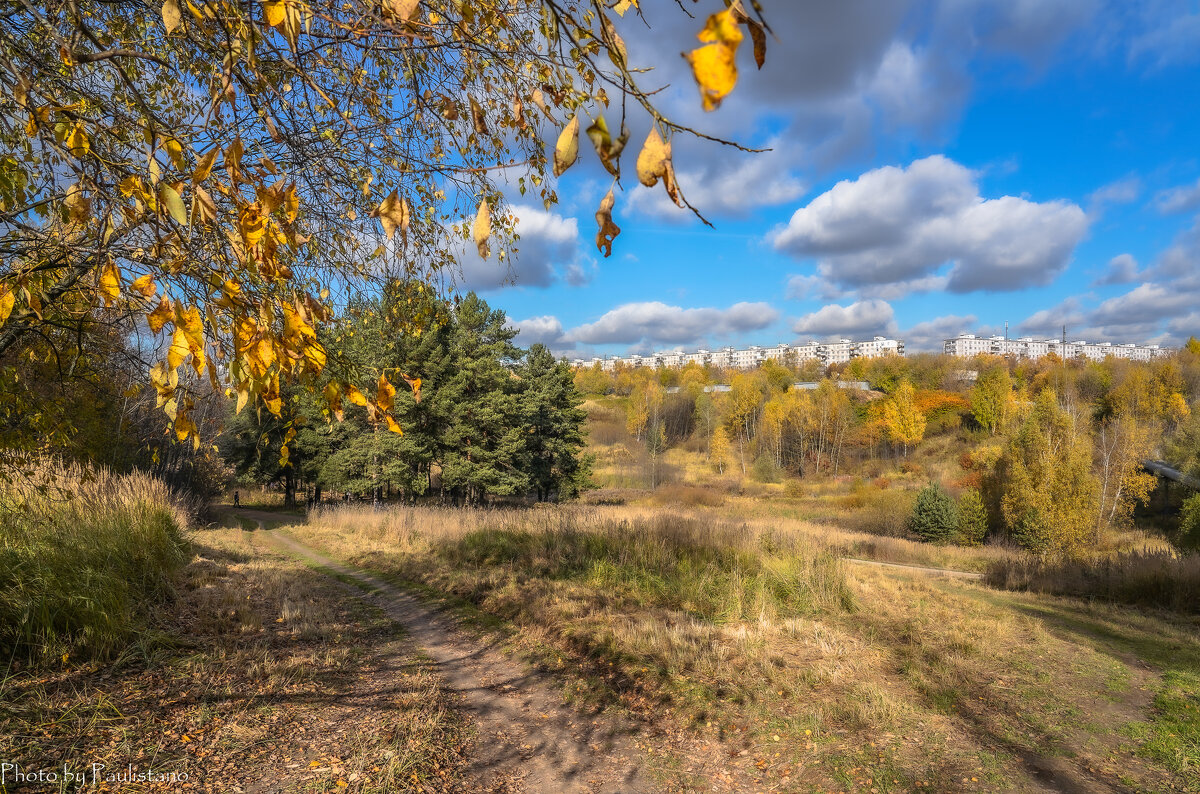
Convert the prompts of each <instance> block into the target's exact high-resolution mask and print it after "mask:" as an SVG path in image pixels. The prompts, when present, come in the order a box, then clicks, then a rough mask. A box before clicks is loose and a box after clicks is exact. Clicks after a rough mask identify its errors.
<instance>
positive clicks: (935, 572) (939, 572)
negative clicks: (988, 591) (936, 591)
mask: <svg viewBox="0 0 1200 794" xmlns="http://www.w3.org/2000/svg"><path fill="white" fill-rule="evenodd" d="M842 559H843V560H845V561H846V562H853V563H856V564H858V565H877V566H879V567H881V568H899V569H901V570H904V571H914V572H916V573H923V574H926V575H928V576H949V577H951V578H954V579H982V578H983V574H981V573H972V572H970V571H956V570H954V569H952V568H930V567H929V566H928V565H906V564H905V563H901V562H879V561H878V560H860V559H858V558H857V557H843V558H842Z"/></svg>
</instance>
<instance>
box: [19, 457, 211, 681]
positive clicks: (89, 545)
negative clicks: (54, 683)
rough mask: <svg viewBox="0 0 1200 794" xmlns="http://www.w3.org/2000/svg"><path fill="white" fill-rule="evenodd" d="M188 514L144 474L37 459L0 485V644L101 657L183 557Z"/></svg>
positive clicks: (135, 622)
mask: <svg viewBox="0 0 1200 794" xmlns="http://www.w3.org/2000/svg"><path fill="white" fill-rule="evenodd" d="M187 522H188V512H187V510H186V508H185V507H184V506H183V504H182V503H181V502H180V501H179V500H178V499H176V498H175V497H174V496H173V495H172V493H171V491H170V489H169V488H168V487H167V486H166V485H165V484H164V483H162V482H161V481H159V480H156V479H154V478H152V477H149V476H147V475H144V474H138V473H135V474H128V475H117V474H113V473H112V472H109V471H107V470H103V469H85V468H82V467H79V466H75V465H70V466H59V465H55V464H46V465H44V466H43V467H42V468H41V469H39V470H38V471H37V472H35V473H34V474H32V475H30V476H28V477H25V478H22V479H19V480H14V481H10V482H4V483H0V650H3V652H4V656H5V659H6V660H7V659H8V658H11V656H12V655H13V654H14V653H20V654H22V655H28V656H32V657H37V656H58V655H61V654H64V653H86V654H89V655H95V656H103V655H107V654H110V653H112V652H113V651H116V650H118V649H119V648H120V647H121V646H122V645H123V644H125V643H126V642H128V641H129V640H130V638H131V637H132V636H133V635H134V634H135V633H136V632H137V631H138V630H139V628H140V627H141V626H142V625H143V620H144V617H145V615H146V613H147V609H148V605H149V604H151V603H153V602H154V601H155V600H157V599H160V598H161V597H163V596H164V595H166V594H167V593H169V591H170V588H171V573H172V572H173V571H174V570H175V569H176V568H177V567H178V566H180V565H182V564H183V563H184V562H185V561H186V549H187V542H186V540H185V539H184V536H183V532H184V530H185V528H186V526H187Z"/></svg>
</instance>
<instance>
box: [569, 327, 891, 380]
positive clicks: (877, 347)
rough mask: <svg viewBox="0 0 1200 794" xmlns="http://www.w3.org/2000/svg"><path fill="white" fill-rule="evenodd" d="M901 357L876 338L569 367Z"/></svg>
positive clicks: (735, 365)
mask: <svg viewBox="0 0 1200 794" xmlns="http://www.w3.org/2000/svg"><path fill="white" fill-rule="evenodd" d="M902 355H904V342H902V341H900V340H898V339H888V338H886V337H882V336H877V337H875V338H874V339H872V340H870V341H865V342H853V341H851V340H849V339H842V340H840V341H837V342H829V343H823V342H807V343H804V344H798V345H789V344H786V343H785V344H780V345H775V346H774V347H759V346H758V345H751V346H750V347H746V348H734V347H724V348H721V349H720V350H705V349H703V348H702V349H700V350H696V351H693V352H690V353H685V352H684V351H682V350H667V351H663V352H659V353H652V354H650V355H648V356H642V355H638V354H636V353H635V354H632V355H628V356H605V357H603V358H590V359H581V358H577V359H575V360H574V361H572V362H571V363H572V364H574V365H575V366H576V367H593V366H595V365H597V364H599V365H600V368H601V369H602V370H604V371H606V372H607V371H611V370H613V369H616V368H617V367H618V366H627V367H656V368H663V367H683V366H687V365H688V364H692V363H695V364H699V365H700V366H711V367H717V368H718V369H754V368H755V367H757V366H759V365H760V364H762V363H763V362H764V361H774V362H776V363H778V364H799V363H801V362H803V361H820V362H821V363H822V364H826V365H828V364H844V363H846V362H848V361H850V360H851V359H854V358H878V357H880V356H902Z"/></svg>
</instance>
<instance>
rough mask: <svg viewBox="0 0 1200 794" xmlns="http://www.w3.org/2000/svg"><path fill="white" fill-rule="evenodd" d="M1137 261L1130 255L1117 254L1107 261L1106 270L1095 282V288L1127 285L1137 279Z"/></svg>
mask: <svg viewBox="0 0 1200 794" xmlns="http://www.w3.org/2000/svg"><path fill="white" fill-rule="evenodd" d="M1139 275H1140V274H1139V273H1138V261H1137V260H1136V259H1134V258H1133V255H1132V254H1117V255H1116V256H1114V257H1113V258H1112V259H1110V260H1109V261H1108V270H1107V271H1106V272H1105V274H1104V275H1103V276H1101V277H1100V278H1099V279H1097V280H1096V281H1095V285H1096V286H1104V285H1109V284H1128V283H1129V282H1131V281H1136V280H1137V279H1138V276H1139Z"/></svg>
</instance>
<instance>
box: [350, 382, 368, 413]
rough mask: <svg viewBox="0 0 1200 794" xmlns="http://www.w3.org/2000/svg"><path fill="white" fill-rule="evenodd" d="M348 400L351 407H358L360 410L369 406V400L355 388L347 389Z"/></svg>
mask: <svg viewBox="0 0 1200 794" xmlns="http://www.w3.org/2000/svg"><path fill="white" fill-rule="evenodd" d="M346 399H347V400H349V401H350V403H351V405H357V406H359V407H360V408H365V407H366V406H367V398H366V397H364V396H363V393H362V392H360V391H359V390H358V389H357V388H356V387H354V386H347V387H346Z"/></svg>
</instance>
